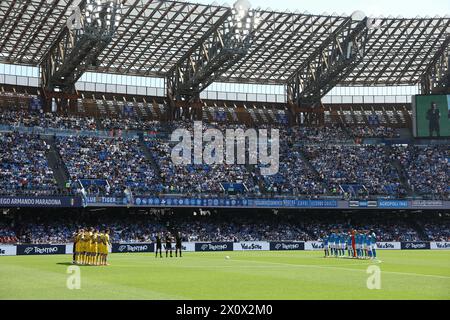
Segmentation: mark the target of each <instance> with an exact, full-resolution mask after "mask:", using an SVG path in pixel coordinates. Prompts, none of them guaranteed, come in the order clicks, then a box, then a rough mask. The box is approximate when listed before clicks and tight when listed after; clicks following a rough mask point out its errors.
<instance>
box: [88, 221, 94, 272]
mask: <svg viewBox="0 0 450 320" xmlns="http://www.w3.org/2000/svg"><path fill="white" fill-rule="evenodd" d="M87 244H88V247H87V264H88V265H90V266H92V265H94V258H95V246H94V228H91V230H90V231H89V233H88V241H87Z"/></svg>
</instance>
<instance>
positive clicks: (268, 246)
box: [0, 241, 450, 256]
mask: <svg viewBox="0 0 450 320" xmlns="http://www.w3.org/2000/svg"><path fill="white" fill-rule="evenodd" d="M172 247H173V248H172V249H173V250H174V249H175V248H174V244H172ZM377 248H378V249H379V250H450V242H425V241H417V242H377ZM162 250H163V251H164V250H165V244H163V248H162ZM182 250H183V251H184V252H228V251H322V250H323V242H320V241H306V242H298V241H271V242H267V241H246V242H183V243H182ZM109 252H111V253H154V252H155V244H154V243H113V244H112V245H111V247H110V248H109ZM53 254H73V244H72V243H69V244H19V245H0V256H16V255H17V256H32V255H53Z"/></svg>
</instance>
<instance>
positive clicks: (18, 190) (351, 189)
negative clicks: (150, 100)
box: [0, 110, 450, 200]
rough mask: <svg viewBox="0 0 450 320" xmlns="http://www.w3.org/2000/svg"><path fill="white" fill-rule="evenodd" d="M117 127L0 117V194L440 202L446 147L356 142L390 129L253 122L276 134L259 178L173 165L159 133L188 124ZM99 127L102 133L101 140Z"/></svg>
mask: <svg viewBox="0 0 450 320" xmlns="http://www.w3.org/2000/svg"><path fill="white" fill-rule="evenodd" d="M118 121H119V120H118ZM118 123H119V122H118ZM127 123H128V125H129V126H130V129H132V131H127V130H126V129H127V127H125V128H123V127H121V126H119V128H120V130H117V129H116V125H115V122H112V123H111V122H109V121H106V120H104V119H103V120H100V119H90V118H78V117H75V116H62V115H55V114H46V113H37V114H33V113H30V112H24V111H17V110H16V111H12V110H2V112H1V113H0V128H1V131H0V132H1V133H0V147H1V148H2V150H6V152H3V153H2V154H1V155H0V161H1V165H0V193H2V194H7V195H16V194H47V195H48V194H60V193H72V194H73V193H80V192H82V193H84V194H87V195H93V196H103V195H104V196H107V195H109V196H124V194H125V195H126V194H127V193H128V194H129V193H130V192H131V193H132V194H133V195H156V194H180V195H194V196H197V195H206V196H211V195H220V196H229V195H232V196H240V197H248V196H252V197H255V196H257V197H285V196H289V197H300V198H324V197H336V198H344V199H350V198H351V199H356V198H359V199H368V198H378V197H388V198H405V197H409V196H410V197H423V198H432V199H444V200H447V199H448V198H449V195H450V193H449V183H448V182H449V179H448V177H449V173H450V172H449V169H450V167H449V159H450V150H449V148H448V146H447V145H443V146H433V145H427V146H414V145H409V146H389V145H385V143H384V141H381V140H377V139H372V140H373V141H371V142H367V143H366V144H364V145H362V144H360V143H361V138H362V137H375V138H377V137H378V138H381V139H384V138H392V137H396V136H398V132H396V130H395V129H391V128H385V127H381V126H372V127H370V128H361V127H357V128H348V127H344V126H326V127H321V128H306V127H298V126H296V127H290V126H288V125H286V124H272V125H267V124H263V125H259V126H258V127H259V128H278V129H279V130H280V156H279V171H278V173H276V174H275V175H272V176H263V175H262V174H261V170H260V168H261V166H260V165H259V164H257V165H251V164H248V165H225V164H223V165H207V164H192V165H176V164H174V162H173V161H172V158H171V152H172V147H173V146H174V143H172V142H170V141H169V139H170V138H169V136H170V135H169V134H170V133H171V132H172V131H173V130H174V129H175V128H188V129H192V123H191V122H189V121H186V122H183V121H177V122H172V123H163V122H147V123H146V124H145V126H144V127H143V129H141V130H139V126H140V122H139V120H135V119H127ZM204 127H205V128H206V127H213V128H216V129H219V130H220V131H222V132H225V130H226V129H230V128H242V129H247V128H248V127H247V126H245V125H244V124H234V125H230V124H220V123H209V124H206V123H204ZM99 128H101V129H103V130H105V129H106V130H105V131H103V132H104V134H103V135H100V134H99V131H98V129H99ZM149 128H151V131H148V129H149ZM55 129H57V130H55ZM36 132H38V133H39V135H37V134H36ZM394 139H395V138H394ZM398 141H404V140H402V139H400V140H398ZM380 142H382V144H379V143H380ZM401 143H402V144H403V143H404V142H401Z"/></svg>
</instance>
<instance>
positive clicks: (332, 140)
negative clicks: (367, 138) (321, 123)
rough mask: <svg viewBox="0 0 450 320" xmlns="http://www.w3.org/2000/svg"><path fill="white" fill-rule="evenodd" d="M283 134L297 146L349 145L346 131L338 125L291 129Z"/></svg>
mask: <svg viewBox="0 0 450 320" xmlns="http://www.w3.org/2000/svg"><path fill="white" fill-rule="evenodd" d="M284 130H285V134H286V136H287V137H290V139H291V140H292V141H293V143H299V144H319V145H327V144H343V143H349V142H350V141H351V137H349V135H348V133H347V131H345V129H344V128H342V127H341V126H338V125H331V126H326V127H318V128H313V127H292V128H286V129H284Z"/></svg>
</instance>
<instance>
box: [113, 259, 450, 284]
mask: <svg viewBox="0 0 450 320" xmlns="http://www.w3.org/2000/svg"><path fill="white" fill-rule="evenodd" d="M202 259H207V260H217V259H214V258H206V257H202ZM121 260H127V259H123V257H122V259H121ZM130 260H132V259H130ZM229 261H230V262H236V261H238V262H253V263H260V264H261V263H265V264H271V265H279V266H288V267H299V268H318V269H336V270H346V271H361V272H366V270H361V269H352V268H341V267H339V266H342V265H339V266H337V265H308V264H292V263H280V262H267V261H255V260H239V259H238V260H232V259H231V260H229ZM361 262H370V260H367V261H366V260H361ZM373 262H376V263H377V264H380V263H382V262H383V261H382V260H375V261H373ZM349 265H355V266H356V265H360V266H369V265H370V264H359V263H358V264H356V263H355V264H346V266H349ZM169 266H174V267H176V266H177V265H169ZM181 267H188V266H181ZM191 267H195V266H191ZM214 267H217V268H220V267H223V266H205V267H202V266H198V268H214ZM227 267H233V268H236V266H227ZM239 267H243V266H239ZM248 267H250V268H251V267H252V266H248ZM263 267H264V266H261V268H263ZM381 272H382V273H392V274H399V275H405V276H416V277H431V278H439V279H450V277H449V276H440V275H434V274H423V273H410V272H397V271H384V270H382V271H381Z"/></svg>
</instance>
